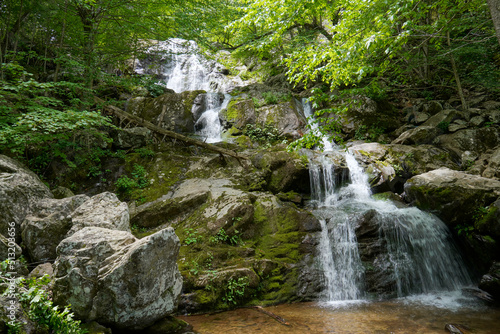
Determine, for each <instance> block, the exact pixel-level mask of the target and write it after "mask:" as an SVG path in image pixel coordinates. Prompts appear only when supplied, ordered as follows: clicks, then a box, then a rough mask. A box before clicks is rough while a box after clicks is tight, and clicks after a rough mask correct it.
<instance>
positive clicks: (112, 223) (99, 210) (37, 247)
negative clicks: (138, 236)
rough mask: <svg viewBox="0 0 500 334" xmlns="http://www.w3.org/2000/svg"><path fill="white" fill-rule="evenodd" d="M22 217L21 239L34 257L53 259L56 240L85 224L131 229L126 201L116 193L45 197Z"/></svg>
mask: <svg viewBox="0 0 500 334" xmlns="http://www.w3.org/2000/svg"><path fill="white" fill-rule="evenodd" d="M33 212H34V213H33V214H31V215H29V216H27V217H26V219H25V220H24V221H23V223H22V226H21V230H22V239H23V243H24V245H25V246H26V249H27V251H28V253H29V255H30V257H31V259H32V260H33V261H37V262H38V261H53V260H54V259H55V258H56V247H57V246H58V245H59V243H60V242H61V241H62V240H63V239H65V238H67V237H68V236H70V235H72V234H74V233H75V232H77V231H79V230H81V229H82V228H84V227H103V228H108V229H112V230H121V231H128V232H130V226H129V211H128V206H127V204H126V203H124V202H121V201H120V200H119V199H118V198H117V197H116V195H115V194H113V193H110V192H105V193H101V194H98V195H95V196H93V197H91V198H89V197H88V196H86V195H77V196H73V197H68V198H65V199H59V200H57V199H44V200H41V201H39V202H38V203H37V204H36V205H35V206H34V209H33Z"/></svg>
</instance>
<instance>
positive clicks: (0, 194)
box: [0, 155, 53, 241]
mask: <svg viewBox="0 0 500 334" xmlns="http://www.w3.org/2000/svg"><path fill="white" fill-rule="evenodd" d="M52 197H53V195H52V193H51V192H50V190H49V188H47V186H46V185H45V184H43V182H42V181H40V179H39V178H38V176H36V174H35V173H33V172H31V171H30V170H28V169H27V168H26V167H25V166H23V165H22V164H21V163H20V162H18V161H16V160H14V159H11V158H9V157H6V156H4V155H0V234H2V235H3V236H5V237H10V236H9V235H8V233H7V231H8V227H9V224H10V223H15V238H16V240H17V241H19V240H20V239H21V223H22V221H23V219H24V218H25V217H26V215H28V214H29V213H30V212H31V211H32V208H33V205H34V204H35V203H36V202H38V201H39V200H41V199H43V198H52Z"/></svg>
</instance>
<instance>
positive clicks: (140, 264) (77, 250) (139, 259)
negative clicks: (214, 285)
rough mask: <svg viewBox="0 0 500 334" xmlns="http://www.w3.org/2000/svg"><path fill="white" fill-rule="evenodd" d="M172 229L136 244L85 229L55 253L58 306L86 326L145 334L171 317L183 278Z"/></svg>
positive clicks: (128, 237) (125, 236)
mask: <svg viewBox="0 0 500 334" xmlns="http://www.w3.org/2000/svg"><path fill="white" fill-rule="evenodd" d="M179 246H180V245H179V239H178V238H177V236H176V235H175V233H174V231H173V229H171V228H167V229H164V230H161V231H159V232H157V233H155V234H153V235H150V236H148V237H146V238H143V239H140V240H137V239H136V238H135V237H134V236H133V235H132V234H130V233H129V232H126V231H116V230H109V229H106V228H101V227H85V228H83V229H81V230H79V231H78V232H76V233H75V234H73V235H72V236H70V237H69V238H66V239H64V240H63V241H62V242H61V243H60V245H59V246H58V248H57V255H58V258H57V261H56V262H55V264H54V265H55V272H54V276H55V280H54V288H53V293H54V301H55V302H56V303H57V304H60V305H67V304H71V305H72V310H73V312H75V314H76V315H77V316H78V317H80V318H83V319H86V320H88V321H92V320H95V321H97V322H99V323H102V324H104V325H108V326H113V327H117V328H126V329H141V328H145V327H147V326H150V325H152V324H153V323H154V322H155V321H157V320H158V319H160V318H162V317H164V316H166V315H167V314H169V313H171V312H172V311H173V310H174V309H175V307H176V303H177V298H178V296H179V294H180V291H181V287H182V278H181V277H180V274H179V271H178V269H177V264H176V260H177V255H178V252H179Z"/></svg>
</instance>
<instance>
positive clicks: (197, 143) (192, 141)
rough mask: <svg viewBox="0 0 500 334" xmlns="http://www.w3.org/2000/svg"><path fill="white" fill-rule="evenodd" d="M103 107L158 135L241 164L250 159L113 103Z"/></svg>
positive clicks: (122, 118) (99, 100)
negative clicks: (180, 132) (182, 133)
mask: <svg viewBox="0 0 500 334" xmlns="http://www.w3.org/2000/svg"><path fill="white" fill-rule="evenodd" d="M96 101H97V102H99V103H103V104H104V103H105V102H104V101H103V100H101V99H99V98H98V97H96ZM104 109H105V111H107V112H109V113H111V114H112V115H115V116H116V117H118V118H119V119H120V120H127V121H129V122H132V123H134V124H136V125H138V126H142V127H145V128H147V129H149V130H151V131H153V132H155V133H157V134H159V135H162V136H164V137H169V138H173V139H175V140H179V141H182V142H184V143H186V144H190V145H195V146H199V147H203V148H205V149H207V150H210V151H214V152H217V153H219V154H221V155H227V156H230V157H233V158H236V159H238V161H239V162H240V164H241V160H250V159H249V158H248V157H247V156H244V155H241V154H238V153H236V152H234V151H232V150H227V149H225V148H222V147H218V146H215V145H212V144H208V143H205V142H203V141H201V140H197V139H194V138H189V137H186V136H183V135H181V134H179V133H177V132H173V131H169V130H165V129H164V128H161V127H159V126H157V125H154V124H153V123H151V122H148V121H145V120H143V119H141V118H140V117H137V116H135V115H132V114H129V113H128V112H126V111H123V110H121V109H120V108H118V107H115V106H113V105H106V106H104Z"/></svg>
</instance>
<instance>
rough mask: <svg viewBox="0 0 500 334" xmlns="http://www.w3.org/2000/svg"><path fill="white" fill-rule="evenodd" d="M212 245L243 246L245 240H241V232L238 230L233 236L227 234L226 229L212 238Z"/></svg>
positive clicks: (222, 229)
mask: <svg viewBox="0 0 500 334" xmlns="http://www.w3.org/2000/svg"><path fill="white" fill-rule="evenodd" d="M210 243H212V244H222V243H229V244H231V245H234V246H236V245H238V244H243V240H241V232H240V231H238V230H234V234H233V235H232V236H230V235H228V234H227V233H226V230H224V228H221V229H220V230H219V232H217V234H216V235H214V236H212V237H210Z"/></svg>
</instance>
